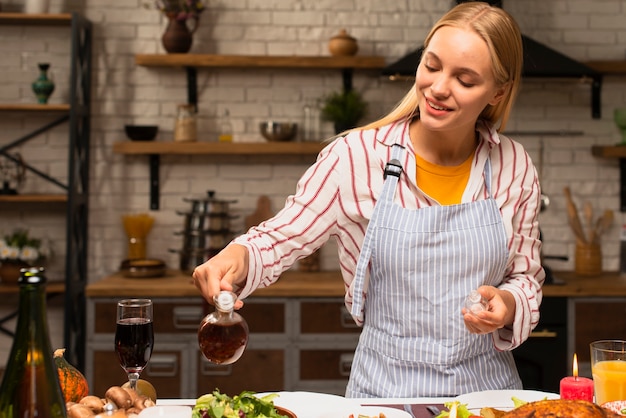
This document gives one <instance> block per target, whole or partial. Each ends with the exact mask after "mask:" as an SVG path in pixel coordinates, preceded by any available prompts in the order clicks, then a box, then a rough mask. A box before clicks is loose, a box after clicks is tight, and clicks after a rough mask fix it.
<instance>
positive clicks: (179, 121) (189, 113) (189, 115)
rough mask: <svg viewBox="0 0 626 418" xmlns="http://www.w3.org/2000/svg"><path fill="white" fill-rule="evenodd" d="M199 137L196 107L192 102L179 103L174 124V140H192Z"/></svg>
mask: <svg viewBox="0 0 626 418" xmlns="http://www.w3.org/2000/svg"><path fill="white" fill-rule="evenodd" d="M197 139H198V124H197V116H196V107H195V106H194V105H192V104H181V105H178V110H177V112H176V123H175V125H174V141H178V142H191V141H195V140H197Z"/></svg>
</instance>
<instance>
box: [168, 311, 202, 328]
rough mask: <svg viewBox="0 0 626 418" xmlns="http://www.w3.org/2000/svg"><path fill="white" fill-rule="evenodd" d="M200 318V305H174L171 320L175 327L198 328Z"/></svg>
mask: <svg viewBox="0 0 626 418" xmlns="http://www.w3.org/2000/svg"><path fill="white" fill-rule="evenodd" d="M201 320H202V307H201V306H176V307H175V308H174V309H173V315H172V321H174V328H176V329H198V327H199V326H200V321H201Z"/></svg>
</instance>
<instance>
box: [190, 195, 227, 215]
mask: <svg viewBox="0 0 626 418" xmlns="http://www.w3.org/2000/svg"><path fill="white" fill-rule="evenodd" d="M214 196H215V192H214V191H213V190H209V191H208V192H207V197H204V198H184V199H183V200H184V201H186V202H190V203H191V212H192V213H199V214H205V215H228V212H229V210H228V205H229V204H230V203H235V202H237V201H236V200H218V199H216V198H215V197H214Z"/></svg>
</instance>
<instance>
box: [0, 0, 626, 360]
mask: <svg viewBox="0 0 626 418" xmlns="http://www.w3.org/2000/svg"><path fill="white" fill-rule="evenodd" d="M0 3H1V6H2V11H4V12H8V11H20V10H22V2H21V1H18V0H1V1H0ZM205 3H206V6H207V8H206V10H205V11H204V12H203V13H202V15H201V17H200V21H199V27H198V29H197V31H196V32H195V35H194V44H193V46H192V49H191V51H190V52H191V53H204V54H234V55H302V56H307V55H312V56H319V55H329V52H328V48H327V45H328V40H329V39H330V38H331V37H332V36H334V35H336V34H337V33H338V32H339V31H340V30H341V29H343V28H345V29H346V30H347V31H348V33H349V34H351V35H352V36H354V37H355V38H357V40H358V43H359V52H358V54H359V55H368V56H370V55H375V56H382V57H384V58H385V61H386V63H387V64H389V63H392V62H394V61H395V60H397V59H398V58H400V57H402V56H404V55H405V54H406V53H408V52H409V51H412V50H414V49H416V48H417V47H418V46H419V45H420V43H421V42H422V40H423V38H424V37H425V35H426V34H427V31H428V29H429V28H430V26H431V25H432V24H433V23H434V22H435V21H436V20H437V19H438V18H439V17H440V16H441V15H442V14H444V13H445V12H446V11H447V10H448V9H449V8H450V7H452V5H453V3H454V2H452V1H440V0H398V1H392V2H390V1H387V0H332V1H331V0H317V1H301V0H228V1H226V0H206V1H205ZM503 7H504V8H505V9H506V10H508V11H509V12H510V13H511V14H512V15H513V16H514V17H515V18H516V19H517V20H518V22H519V24H520V26H521V28H522V31H523V33H524V34H525V35H528V36H530V37H531V38H533V39H535V40H537V41H539V42H542V43H544V44H546V45H548V46H550V47H552V48H554V49H556V50H558V51H560V52H562V53H564V54H566V55H568V56H570V57H572V58H574V59H577V60H580V61H590V60H616V61H619V60H625V59H626V1H621V0H553V1H545V0H515V1H513V0H504V2H503ZM50 11H51V12H69V11H78V12H79V13H81V14H83V15H84V16H86V17H87V18H88V19H89V20H91V21H92V22H93V25H94V26H93V28H94V38H93V54H92V57H93V70H92V75H91V79H92V107H91V172H90V199H89V209H90V211H89V230H88V231H89V232H88V236H89V241H88V281H89V282H93V281H96V280H98V279H100V278H102V277H104V276H106V275H109V274H111V273H113V272H115V271H117V270H118V269H119V266H120V262H121V261H122V260H123V259H124V258H126V255H127V242H126V235H125V232H124V229H123V227H122V221H121V218H122V215H124V214H134V213H149V214H150V215H151V216H153V217H154V218H155V224H154V227H153V229H152V231H151V232H150V235H149V243H148V256H149V257H153V258H159V259H163V260H165V261H166V262H167V264H168V266H169V267H172V268H177V266H178V263H179V256H178V254H176V253H174V252H172V251H170V249H178V248H181V237H180V236H179V235H176V234H175V232H178V231H180V230H181V229H182V227H183V220H182V217H181V216H180V215H179V214H178V213H177V211H180V210H186V209H188V207H189V203H188V202H186V201H184V199H185V198H188V197H198V196H204V195H205V193H206V191H207V190H214V191H215V192H216V197H217V198H219V199H225V200H236V203H233V204H231V205H230V209H231V210H232V212H233V214H235V215H238V217H237V218H236V219H234V220H233V229H235V230H236V231H237V232H241V231H242V230H243V219H244V217H245V216H247V215H249V214H250V213H251V212H253V211H254V210H255V207H256V203H257V199H258V197H259V194H264V195H267V196H269V198H270V199H271V203H272V209H273V210H274V211H277V210H278V209H279V208H280V207H282V204H283V202H284V200H285V198H286V197H287V196H288V195H289V194H290V193H291V192H292V191H293V190H294V186H295V183H296V181H297V179H298V178H299V177H300V175H301V174H302V173H303V172H304V170H305V169H306V168H307V166H308V165H309V164H310V163H311V162H312V159H311V161H295V162H293V161H288V162H286V163H285V164H270V163H263V161H261V162H259V160H256V159H255V158H250V157H246V158H245V159H244V158H233V159H232V160H230V159H225V158H214V157H211V156H207V155H198V156H163V157H162V158H161V174H160V192H161V198H160V209H159V210H158V211H150V209H149V208H150V206H149V166H148V159H147V157H145V156H126V155H121V154H115V153H113V149H112V148H113V143H114V142H115V141H120V140H125V139H126V137H125V134H124V125H125V124H129V123H134V124H157V125H159V127H160V132H159V134H158V137H157V140H158V141H171V140H172V134H173V127H174V118H175V114H176V107H177V105H178V104H179V103H184V102H185V101H186V100H187V84H186V76H185V72H184V70H183V69H178V68H150V67H142V66H137V65H135V63H134V56H135V54H143V53H146V54H152V53H163V52H164V51H163V48H162V46H161V40H160V38H161V35H162V33H163V30H164V28H165V24H166V19H165V18H164V16H163V15H162V14H161V13H160V12H159V11H158V10H157V9H155V7H154V5H153V2H151V1H150V0H146V1H143V0H85V1H79V0H68V1H59V0H52V1H51V8H50ZM0 41H1V42H0V54H1V55H2V57H3V59H2V60H0V74H2V77H0V103H4V102H6V103H16V102H19V103H34V102H35V98H34V95H33V93H32V91H31V87H30V84H31V83H32V81H33V80H34V79H35V78H36V77H37V74H38V70H37V63H39V62H49V63H50V64H51V74H52V75H53V77H54V81H55V83H56V90H55V92H54V93H53V95H52V97H51V99H50V103H65V102H67V95H68V83H67V80H68V77H69V50H70V44H69V31H68V29H67V28H65V27H54V26H52V27H48V26H23V27H22V26H0ZM341 83H342V78H341V73H340V72H339V71H336V70H318V69H289V70H282V69H251V70H248V69H199V70H198V104H199V114H198V124H199V129H198V130H199V140H200V141H216V140H217V135H218V128H219V125H220V122H221V118H222V116H223V115H224V113H225V111H226V110H228V111H229V113H230V115H231V121H232V125H233V130H234V141H236V142H261V141H264V140H263V139H262V137H261V136H260V135H259V131H258V123H259V122H260V121H262V120H265V119H278V120H292V121H296V122H299V123H302V118H303V106H304V104H305V103H307V102H310V101H315V100H316V99H318V98H320V97H322V96H324V95H325V94H327V93H329V92H331V91H334V90H338V89H340V88H341ZM354 87H355V89H357V90H358V91H359V92H360V93H362V95H363V96H364V98H365V99H366V100H367V102H368V103H369V112H368V115H367V117H366V118H365V120H363V122H366V121H369V120H372V119H374V118H377V117H378V116H380V115H382V114H383V113H384V112H385V111H387V110H389V109H390V108H391V106H393V105H394V104H395V103H396V101H397V100H399V99H400V97H401V96H402V95H403V94H404V92H405V91H406V90H407V89H408V88H411V81H390V80H389V79H387V78H386V77H381V76H380V75H379V74H378V73H377V72H376V71H371V70H356V71H355V73H354ZM625 95H626V75H625V76H616V75H609V76H605V77H604V82H603V87H602V96H601V111H602V116H601V118H600V119H593V118H592V116H591V104H590V103H591V99H590V97H591V88H590V84H589V83H587V82H581V81H580V80H577V79H545V78H544V79H535V78H527V79H525V80H524V82H523V88H522V92H521V95H520V97H519V99H518V102H517V105H516V107H515V110H514V113H513V117H512V120H511V121H510V124H509V126H508V129H507V130H508V131H510V132H514V134H513V135H512V136H513V137H514V138H515V139H517V140H518V141H520V142H522V143H523V144H524V145H525V146H526V149H527V150H528V152H529V153H530V154H531V156H532V157H533V159H534V161H535V163H536V165H537V166H538V168H539V169H540V175H541V183H542V187H543V192H544V194H546V195H547V196H548V197H549V198H550V205H549V206H548V207H547V209H546V210H545V211H543V212H542V214H541V217H540V223H541V228H542V231H543V235H544V254H545V255H549V256H563V257H564V258H565V259H564V260H558V259H556V260H555V259H547V260H546V264H547V265H548V266H550V267H552V268H553V269H555V270H572V269H573V266H574V259H573V255H574V247H575V240H574V237H573V234H572V232H571V230H570V228H569V226H568V223H567V216H566V213H567V211H566V203H565V198H564V195H563V188H564V187H565V186H569V187H570V188H571V189H572V193H573V196H574V200H575V201H576V203H577V204H578V205H579V207H582V204H583V202H584V201H590V202H592V204H593V208H594V211H595V213H596V214H599V213H601V212H602V211H604V210H605V209H612V210H614V211H615V213H616V215H617V216H616V218H615V222H614V223H613V225H612V227H611V228H610V229H609V230H608V231H607V233H606V234H605V235H603V237H602V255H603V267H604V269H605V270H617V269H618V268H619V231H620V225H621V224H622V223H623V222H624V219H622V216H621V213H620V212H619V208H620V201H619V165H618V160H617V159H599V158H596V157H593V156H592V155H591V146H592V145H597V144H602V145H612V144H615V143H617V142H619V141H620V134H619V131H618V129H617V128H616V126H615V124H614V122H613V110H614V109H615V108H617V107H622V106H624V105H625V103H626V98H625ZM50 120H51V119H49V118H48V116H36V117H34V116H32V115H30V116H27V117H25V116H24V115H23V114H19V113H9V112H3V113H1V114H0V126H1V128H0V129H2V139H1V140H0V142H1V143H2V144H4V143H7V142H10V141H12V140H14V139H15V138H18V137H20V136H22V135H25V134H26V133H28V132H30V131H32V130H33V129H34V128H35V127H38V126H41V125H43V124H45V123H47V122H49V121H50ZM332 132H333V128H332V126H331V125H330V123H324V125H323V135H322V136H321V137H320V139H323V138H325V137H327V136H330V135H331V134H332ZM66 145H67V128H66V126H64V125H62V126H59V127H57V128H55V129H53V130H51V131H48V132H46V133H44V134H42V135H40V136H38V137H37V138H36V139H34V140H32V141H31V142H29V143H27V144H25V145H23V146H21V147H19V148H18V149H17V150H18V151H19V152H20V154H21V155H22V157H23V159H24V160H25V161H27V162H28V163H30V164H32V165H36V166H37V167H39V168H40V169H41V170H42V171H44V172H46V173H48V174H50V175H52V176H55V177H59V178H61V179H66V178H67V147H66ZM19 191H20V192H21V193H42V192H48V193H62V191H61V190H60V189H56V188H55V186H53V185H52V186H51V185H49V184H48V183H46V182H44V181H43V180H41V179H39V178H37V177H36V176H34V175H31V174H28V173H27V175H26V178H25V179H24V181H23V182H22V183H21V184H20V185H19ZM0 208H1V209H2V216H1V217H0V233H1V234H2V235H5V234H8V233H10V232H11V231H12V230H13V229H14V228H16V227H26V228H28V229H29V231H30V233H31V235H33V236H36V237H41V238H44V241H45V242H46V244H47V245H49V247H50V249H51V250H52V252H53V255H52V256H51V257H50V258H49V259H48V260H47V262H46V266H47V274H48V277H49V279H50V280H63V264H64V257H65V254H64V252H65V244H64V240H65V210H64V206H63V205H55V204H51V205H45V206H41V205H39V206H38V205H27V207H26V208H25V207H23V206H19V205H18V206H16V205H7V204H4V203H0ZM337 266H338V263H337V257H336V254H335V247H334V245H333V244H332V243H329V244H328V245H326V246H325V247H324V248H323V249H322V261H321V267H322V269H324V270H333V269H336V268H337ZM61 299H62V298H57V299H52V300H51V301H50V302H49V304H50V305H49V311H50V312H49V315H50V325H51V335H52V339H53V345H54V346H61V345H62V344H63V336H62V334H63V333H62V321H63V312H62V300H61ZM2 300H3V302H2V305H1V306H3V308H2V309H0V316H1V315H3V314H5V313H8V312H10V311H11V310H12V307H13V306H14V300H11V298H8V297H4V299H2ZM9 326H11V322H9ZM10 344H11V339H10V338H9V337H7V336H5V335H2V334H0V365H2V364H4V363H5V362H6V357H7V355H8V351H9V349H10Z"/></svg>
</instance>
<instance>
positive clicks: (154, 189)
mask: <svg viewBox="0 0 626 418" xmlns="http://www.w3.org/2000/svg"><path fill="white" fill-rule="evenodd" d="M135 64H136V65H139V66H143V67H159V68H160V67H174V68H178V67H179V68H185V69H186V71H187V102H188V103H189V104H193V105H195V106H196V108H197V105H198V92H197V69H198V68H215V69H219V68H222V69H223V68H255V69H263V68H265V69H278V68H282V69H285V68H307V69H331V70H332V69H337V70H341V72H342V76H343V85H344V90H346V91H348V90H351V89H352V72H353V71H354V70H355V69H360V70H381V69H382V68H384V66H385V59H384V58H383V57H377V56H356V55H355V56H260V55H211V54H137V55H135ZM323 147H324V144H321V143H314V142H280V143H226V142H222V143H217V142H202V141H196V142H190V143H174V142H161V141H156V142H151V143H131V142H128V141H126V142H116V143H115V144H114V145H113V151H114V152H115V153H118V154H136V155H141V154H143V155H148V156H149V159H150V209H151V210H158V209H159V166H160V156H161V155H166V154H205V155H220V156H237V155H239V156H249V157H250V158H256V157H258V156H281V157H282V156H298V155H300V156H303V155H304V156H314V155H317V154H318V153H319V152H320V151H321V150H322V148H323ZM278 162H280V161H278Z"/></svg>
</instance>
